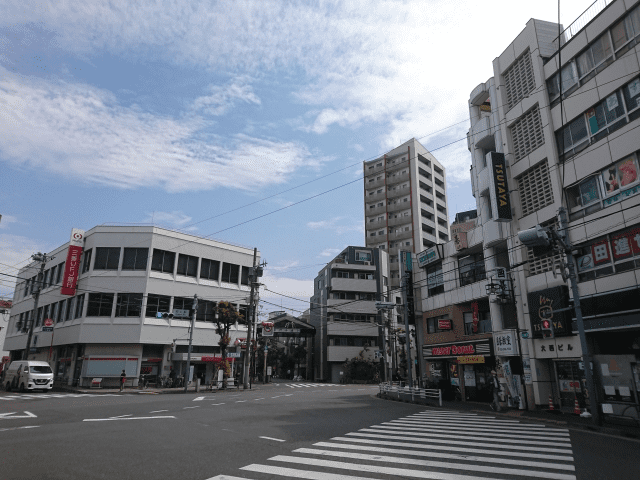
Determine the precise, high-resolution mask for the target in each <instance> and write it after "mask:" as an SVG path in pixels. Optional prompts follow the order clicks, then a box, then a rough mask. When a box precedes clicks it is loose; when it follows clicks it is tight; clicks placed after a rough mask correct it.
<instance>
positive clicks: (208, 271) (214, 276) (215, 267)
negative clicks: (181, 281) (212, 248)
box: [200, 258, 220, 281]
mask: <svg viewBox="0 0 640 480" xmlns="http://www.w3.org/2000/svg"><path fill="white" fill-rule="evenodd" d="M219 272H220V262H219V261H218V260H209V259H208V258H203V259H202V261H201V262H200V278H206V279H207V280H215V281H218V274H219Z"/></svg>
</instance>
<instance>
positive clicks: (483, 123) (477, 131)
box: [471, 115, 495, 148]
mask: <svg viewBox="0 0 640 480" xmlns="http://www.w3.org/2000/svg"><path fill="white" fill-rule="evenodd" d="M471 131H472V132H473V143H475V146H476V148H493V147H494V146H495V141H494V138H493V133H494V132H495V128H493V125H492V124H491V116H490V115H487V116H486V117H483V118H481V119H480V120H478V121H477V122H476V123H475V125H474V126H473V127H472V128H471Z"/></svg>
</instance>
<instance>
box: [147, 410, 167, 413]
mask: <svg viewBox="0 0 640 480" xmlns="http://www.w3.org/2000/svg"><path fill="white" fill-rule="evenodd" d="M168 411H169V410H154V411H153V412H149V413H161V412H168Z"/></svg>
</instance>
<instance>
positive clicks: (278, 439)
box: [258, 437, 286, 442]
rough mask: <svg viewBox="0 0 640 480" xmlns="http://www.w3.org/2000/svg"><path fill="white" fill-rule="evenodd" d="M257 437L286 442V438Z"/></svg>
mask: <svg viewBox="0 0 640 480" xmlns="http://www.w3.org/2000/svg"><path fill="white" fill-rule="evenodd" d="M258 438H264V439H265V440H273V441H275V442H286V440H282V439H280V438H273V437H258Z"/></svg>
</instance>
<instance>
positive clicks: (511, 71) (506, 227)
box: [423, 0, 640, 418]
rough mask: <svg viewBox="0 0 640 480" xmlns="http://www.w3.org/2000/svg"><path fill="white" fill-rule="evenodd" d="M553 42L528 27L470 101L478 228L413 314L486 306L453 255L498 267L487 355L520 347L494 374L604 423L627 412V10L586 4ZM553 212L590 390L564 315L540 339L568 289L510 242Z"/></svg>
mask: <svg viewBox="0 0 640 480" xmlns="http://www.w3.org/2000/svg"><path fill="white" fill-rule="evenodd" d="M607 3H608V4H607ZM560 28H561V27H560ZM558 35H559V27H558V25H557V24H555V23H550V22H544V21H540V20H534V19H532V20H530V21H529V22H528V23H527V25H526V27H525V29H524V30H523V31H522V32H521V33H520V34H519V35H518V36H517V38H516V39H515V40H514V41H513V42H512V43H511V44H510V45H509V46H508V47H507V48H506V50H504V52H502V54H501V55H500V56H499V57H497V58H496V59H495V60H494V61H493V71H494V75H493V76H492V77H491V78H489V79H488V80H486V81H485V82H483V83H481V84H480V85H478V86H477V87H476V88H475V89H474V90H473V91H472V92H471V95H470V99H469V111H470V119H471V130H470V131H469V134H468V146H469V150H470V152H471V154H472V170H471V180H472V187H473V193H474V196H475V197H476V201H477V211H478V219H477V224H478V226H477V227H476V228H474V229H472V230H470V231H468V232H467V233H466V237H467V238H466V247H464V248H459V249H458V248H456V246H455V245H451V246H445V251H444V257H445V263H449V264H450V266H449V267H445V265H444V264H442V266H441V267H440V268H441V270H440V273H439V276H438V275H437V273H436V272H432V275H433V277H432V278H433V279H434V280H436V279H440V280H439V282H441V283H442V285H443V286H444V293H442V292H438V293H436V292H435V291H434V294H433V295H430V294H429V292H428V291H427V292H425V294H424V295H423V296H425V297H427V298H426V300H425V301H424V302H423V303H424V305H423V309H424V310H425V312H427V311H428V310H430V309H432V310H433V309H436V308H440V307H445V306H447V305H450V304H454V305H460V304H463V303H464V302H469V301H472V302H474V301H480V299H481V298H482V297H484V298H489V299H490V300H494V299H495V298H496V297H495V296H494V295H490V296H488V295H487V293H486V290H485V288H486V286H487V283H489V280H488V279H485V280H480V281H478V282H476V283H474V284H472V285H467V286H464V287H463V286H462V284H461V283H460V282H461V279H463V278H464V277H463V275H462V266H463V265H462V263H461V261H462V258H461V257H462V256H463V255H467V254H468V253H469V254H474V255H480V257H478V260H480V258H482V262H483V267H484V271H486V276H487V277H489V276H492V275H493V276H495V275H496V273H497V272H498V270H497V268H498V267H505V268H506V269H507V270H508V275H509V276H510V278H511V280H512V282H513V285H514V286H515V304H513V303H508V304H505V305H503V304H498V303H494V302H493V301H490V302H488V309H487V312H486V315H487V318H488V319H490V322H491V328H492V332H493V337H494V345H493V347H494V348H496V349H497V348H498V344H497V343H496V342H495V338H496V337H497V336H498V335H500V336H503V337H504V335H509V338H511V339H512V340H513V338H514V335H515V337H516V338H517V337H520V345H521V352H520V354H518V355H514V352H513V350H511V351H510V352H508V353H503V354H500V353H496V359H495V360H496V365H497V366H498V368H499V370H500V371H501V372H500V373H501V374H503V373H504V372H503V371H502V370H503V369H502V368H501V367H502V365H503V364H504V362H506V361H507V360H509V361H510V364H511V367H512V370H513V373H515V374H517V373H521V374H522V379H524V383H525V384H526V390H527V398H528V403H529V407H530V408H532V407H534V406H538V407H543V408H544V407H546V406H547V405H548V402H549V397H550V396H551V398H552V401H553V402H554V403H555V404H556V406H558V405H560V406H561V407H563V408H567V409H572V408H573V406H574V402H575V398H576V397H577V398H578V401H579V402H580V404H581V405H582V406H584V404H585V401H593V399H594V398H596V399H597V402H598V403H599V404H602V407H601V408H602V410H601V411H603V412H604V413H605V414H609V415H612V416H616V415H622V414H623V413H622V412H623V411H626V413H624V415H627V416H629V415H631V416H633V415H635V416H636V418H637V415H638V413H637V409H636V408H635V407H633V402H634V400H633V399H634V398H636V399H637V398H638V397H637V395H638V393H639V392H638V388H639V382H638V380H639V379H640V368H639V367H638V362H639V361H640V303H639V302H638V301H637V298H638V294H640V289H639V285H640V236H639V235H638V231H639V229H640V219H639V217H638V212H639V211H640V195H638V193H640V174H639V173H640V171H639V163H638V161H639V159H640V158H639V155H640V135H639V134H638V127H640V120H638V118H639V117H640V68H639V65H640V46H639V45H638V43H639V42H640V6H639V2H638V1H637V0H626V1H625V0H615V1H612V2H606V3H604V2H598V3H596V4H594V5H593V6H592V7H590V8H589V10H587V11H586V12H585V13H584V14H583V15H581V17H580V18H578V19H577V20H576V22H574V24H572V26H571V27H570V28H568V29H567V30H564V32H563V34H562V40H563V41H562V49H561V52H560V55H559V54H558V42H557V38H558ZM559 57H560V58H559ZM559 60H561V65H562V101H561V94H560V86H559V82H558V70H559ZM489 152H498V153H501V154H504V163H505V166H506V180H507V183H508V185H507V186H506V190H508V195H509V200H510V207H511V208H510V210H511V212H510V213H511V217H512V219H511V220H509V219H508V218H497V217H498V216H497V207H498V200H499V197H500V195H501V194H502V193H503V192H500V191H499V190H498V187H496V186H495V184H492V177H493V176H494V175H496V174H497V173H498V172H497V171H492V164H491V162H490V158H491V155H488V154H489ZM496 164H497V163H496ZM494 170H495V169H494ZM503 200H504V197H503ZM492 206H493V208H492ZM562 206H564V207H566V208H567V209H568V211H569V230H568V235H569V239H570V241H571V242H572V244H573V250H574V254H575V255H576V258H577V261H578V282H579V294H580V297H581V303H582V307H583V315H584V322H585V329H586V332H587V340H588V344H589V349H590V352H591V353H592V354H593V363H594V375H595V377H596V378H595V381H596V392H587V391H586V385H585V380H584V369H583V368H584V365H583V364H582V363H581V362H580V360H581V355H582V351H581V348H580V342H579V338H578V336H577V326H576V322H575V318H573V319H572V315H573V316H574V311H573V309H568V310H567V311H565V312H556V313H554V314H553V326H554V329H555V338H543V333H542V330H541V318H540V316H541V313H540V309H541V308H542V309H543V310H544V309H546V313H547V314H548V313H549V308H551V311H553V310H559V309H561V308H566V307H569V306H570V303H571V302H572V301H573V298H572V294H571V292H570V290H569V289H568V288H567V283H566V282H565V280H564V279H563V278H562V276H561V275H560V274H556V273H555V272H554V263H555V264H556V265H558V264H559V261H560V257H559V256H553V255H551V254H544V255H537V254H534V251H533V250H532V249H529V248H526V247H524V246H523V245H522V244H521V243H520V241H519V240H518V236H517V234H518V232H520V231H522V230H525V229H529V228H532V227H534V226H536V225H542V226H543V227H554V226H556V225H557V221H558V220H557V218H558V217H557V216H558V212H559V209H560V207H562ZM503 213H504V212H503ZM500 215H502V216H503V217H504V215H503V214H500ZM506 217H508V215H507V216H506ZM498 220H506V221H498ZM554 228H555V227H554ZM452 243H453V242H452ZM427 283H428V282H427ZM476 285H477V286H476ZM427 290H428V289H427ZM541 302H542V303H541ZM545 302H547V303H546V304H545ZM514 305H515V306H514ZM512 310H515V311H512ZM429 315H430V317H433V318H435V317H437V315H435V314H433V312H432V314H429ZM426 316H428V314H427V313H425V320H424V323H423V326H424V328H425V331H427V329H428V328H429V326H428V325H427V318H426ZM464 321H465V323H466V319H465V320H464ZM433 333H437V330H435V332H433ZM523 333H524V337H528V338H523V335H522V334H523ZM425 335H426V334H425ZM425 340H429V339H428V338H426V339H425ZM466 340H470V338H467V339H466ZM431 343H433V342H431ZM500 346H503V345H500ZM430 351H431V354H433V351H432V350H430ZM436 352H437V353H443V352H444V350H436ZM465 378H466V377H465ZM629 406H631V407H632V408H627V407H629Z"/></svg>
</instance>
